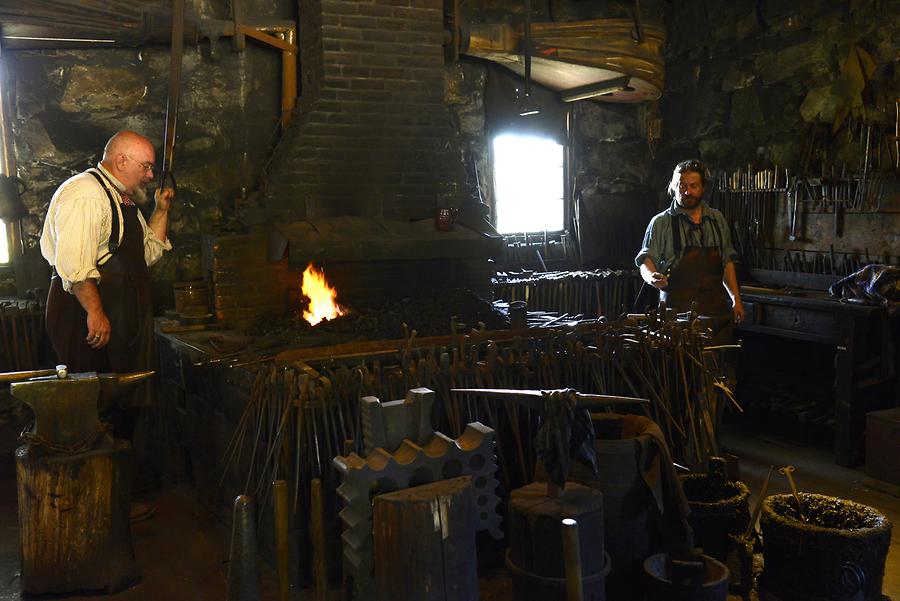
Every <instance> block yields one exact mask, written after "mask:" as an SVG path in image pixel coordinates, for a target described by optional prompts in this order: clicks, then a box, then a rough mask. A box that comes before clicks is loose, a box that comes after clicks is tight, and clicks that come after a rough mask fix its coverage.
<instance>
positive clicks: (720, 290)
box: [659, 246, 732, 344]
mask: <svg viewBox="0 0 900 601" xmlns="http://www.w3.org/2000/svg"><path fill="white" fill-rule="evenodd" d="M724 271H725V269H724V267H723V266H722V253H721V251H719V249H718V248H717V247H712V248H707V247H701V246H687V247H685V249H684V253H683V254H682V255H681V259H679V260H678V262H677V263H675V266H674V267H673V268H672V272H671V273H670V274H669V285H668V286H666V288H665V289H664V290H660V293H659V300H660V301H661V302H665V303H666V307H667V308H670V309H675V310H676V311H678V312H684V311H690V310H691V304H692V303H694V302H696V303H697V314H698V315H701V316H705V317H707V318H709V327H710V328H711V329H712V331H713V338H712V341H711V342H710V344H727V343H729V342H731V335H732V327H731V323H732V310H731V299H730V298H729V297H728V293H727V292H726V291H725V287H724V286H723V285H722V275H723V273H724Z"/></svg>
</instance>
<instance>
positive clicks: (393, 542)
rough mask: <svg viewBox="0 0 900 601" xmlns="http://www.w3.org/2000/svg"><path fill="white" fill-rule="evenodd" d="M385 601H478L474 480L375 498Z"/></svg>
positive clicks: (380, 590) (379, 589)
mask: <svg viewBox="0 0 900 601" xmlns="http://www.w3.org/2000/svg"><path fill="white" fill-rule="evenodd" d="M373 523H374V532H373V535H374V543H375V583H376V598H377V599H379V601H438V600H440V601H445V600H446V601H477V600H478V573H477V562H476V555H475V502H474V495H473V493H472V479H471V478H470V477H469V476H462V477H460V478H453V479H451V480H441V481H439V482H434V483H431V484H425V485H423V486H417V487H414V488H408V489H405V490H400V491H397V492H392V493H386V494H383V495H379V496H378V497H376V498H375V507H374V516H373Z"/></svg>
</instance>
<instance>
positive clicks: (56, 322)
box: [46, 205, 155, 404]
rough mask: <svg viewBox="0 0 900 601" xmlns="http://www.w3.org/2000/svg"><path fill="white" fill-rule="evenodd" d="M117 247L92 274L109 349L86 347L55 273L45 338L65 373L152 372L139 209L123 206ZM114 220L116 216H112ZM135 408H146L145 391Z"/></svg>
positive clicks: (75, 309)
mask: <svg viewBox="0 0 900 601" xmlns="http://www.w3.org/2000/svg"><path fill="white" fill-rule="evenodd" d="M121 209H122V217H123V223H122V231H123V234H122V241H121V243H120V244H119V247H118V249H116V251H115V253H114V254H113V255H112V257H111V258H110V259H109V260H108V261H107V262H106V263H104V264H103V265H100V266H99V267H98V268H97V269H98V271H99V272H100V281H99V282H98V284H97V289H98V291H99V293H100V299H101V301H102V303H103V310H104V311H105V312H106V316H107V317H108V318H109V321H110V326H111V331H110V339H109V343H108V344H107V345H106V346H105V347H103V348H102V349H94V348H91V347H90V346H88V343H87V340H86V338H87V312H85V310H84V309H83V308H82V307H81V303H79V302H78V298H77V297H76V296H75V295H74V294H70V293H68V292H66V291H65V290H63V287H62V280H60V278H59V276H58V275H56V274H55V273H54V275H53V278H52V279H51V281H50V292H49V295H48V297H47V309H46V323H47V333H48V334H49V336H50V341H51V342H52V344H53V349H54V350H55V351H56V356H57V359H58V360H59V362H60V363H63V364H65V365H67V366H68V368H69V371H70V372H73V373H74V372H84V371H96V372H101V373H102V372H110V371H111V372H116V373H127V372H132V371H142V370H147V369H152V366H153V364H154V363H155V361H154V358H155V340H154V332H153V305H152V301H151V296H150V271H149V269H148V267H147V263H146V261H145V260H144V230H143V227H142V226H141V222H140V221H139V219H138V213H137V212H138V208H137V207H136V206H134V205H122V206H121ZM112 218H113V219H115V218H116V216H115V214H113V216H112ZM135 392H136V394H135V396H134V398H133V399H132V403H134V404H147V401H148V400H149V398H150V397H149V396H148V395H150V394H151V388H150V386H141V387H138V389H137V390H136V391H135Z"/></svg>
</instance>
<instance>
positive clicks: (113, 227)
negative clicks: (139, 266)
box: [88, 169, 120, 265]
mask: <svg viewBox="0 0 900 601" xmlns="http://www.w3.org/2000/svg"><path fill="white" fill-rule="evenodd" d="M88 173H90V174H91V175H93V176H94V179H96V180H97V182H98V183H99V184H100V187H101V188H103V191H104V192H106V198H108V199H109V210H110V212H111V213H112V214H111V215H110V219H111V220H112V221H111V222H110V233H109V245H108V248H109V250H108V251H107V253H106V254H105V255H103V256H102V257H100V258H99V259H97V264H98V265H99V264H100V261H102V260H103V259H106V258H107V257H111V256H112V255H113V253H115V252H116V250H118V248H119V229H120V226H119V212H118V211H117V210H116V201H115V199H113V195H112V192H111V191H110V189H109V186H108V185H107V184H106V181H105V180H106V178H105V177H102V176H101V175H100V174H99V173H97V172H96V171H93V170H91V169H88Z"/></svg>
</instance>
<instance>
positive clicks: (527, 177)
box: [493, 134, 565, 234]
mask: <svg viewBox="0 0 900 601" xmlns="http://www.w3.org/2000/svg"><path fill="white" fill-rule="evenodd" d="M493 150H494V188H495V196H496V211H497V231H498V232H500V233H501V234H515V233H521V232H540V231H544V230H547V231H551V232H555V231H560V230H562V229H563V224H564V220H565V204H564V202H563V198H564V196H565V194H564V190H565V170H564V168H563V156H564V153H563V146H562V144H558V143H557V142H555V141H554V140H550V139H548V138H538V137H535V136H525V135H517V134H501V135H499V136H497V137H496V138H494V148H493Z"/></svg>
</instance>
